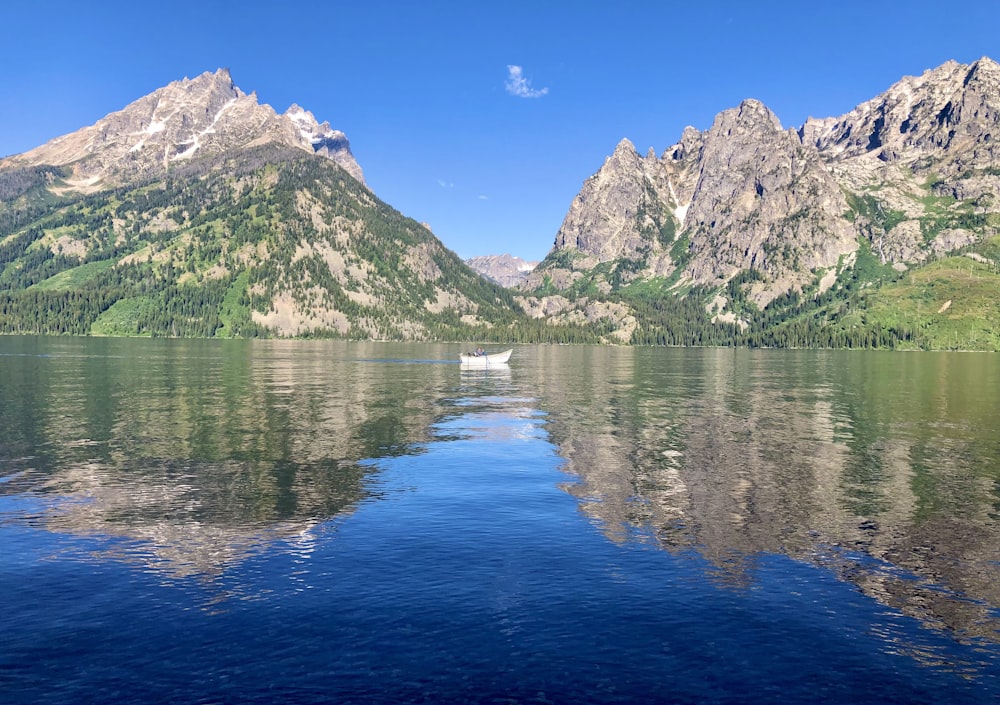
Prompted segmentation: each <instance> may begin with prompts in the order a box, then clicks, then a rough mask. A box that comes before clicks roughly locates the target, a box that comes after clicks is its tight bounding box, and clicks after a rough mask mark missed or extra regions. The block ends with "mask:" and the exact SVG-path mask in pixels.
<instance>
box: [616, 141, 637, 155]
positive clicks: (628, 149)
mask: <svg viewBox="0 0 1000 705" xmlns="http://www.w3.org/2000/svg"><path fill="white" fill-rule="evenodd" d="M619 152H625V153H627V154H636V153H637V152H636V148H635V145H634V144H632V140H630V139H629V138H628V137H623V138H622V140H621V141H620V142H619V143H618V144H617V145H616V146H615V151H614V153H615V154H618V153H619Z"/></svg>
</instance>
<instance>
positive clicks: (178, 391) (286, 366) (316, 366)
mask: <svg viewBox="0 0 1000 705" xmlns="http://www.w3.org/2000/svg"><path fill="white" fill-rule="evenodd" d="M213 345H215V346H216V347H213ZM452 352H453V351H452V350H451V349H450V348H449V347H447V346H423V347H421V346H388V345H387V346H384V348H383V347H379V346H370V345H369V346H363V345H361V344H358V345H356V346H355V345H349V344H338V343H312V344H306V343H301V344H293V343H287V344H266V343H236V344H233V345H227V346H221V347H220V346H219V344H212V343H207V342H189V343H182V342H179V341H160V342H156V341H85V340H83V341H66V340H57V341H47V340H44V339H10V340H3V339H0V353H3V355H2V356H0V365H3V368H2V369H3V375H2V376H0V395H2V396H0V401H2V402H3V407H0V408H2V411H0V413H2V414H3V417H2V419H0V420H3V421H4V430H3V431H0V548H2V550H0V595H2V603H0V605H2V611H0V701H2V702H5V703H106V702H113V703H161V702H162V703H258V702H259V703H264V702H267V703H272V702H273V703H314V702H331V703H355V702H356V703H397V702H405V703H509V702H523V703H619V702H621V703H632V702H638V703H798V702H802V703H806V702H809V703H816V702H823V703H943V702H948V703H990V702H997V701H998V696H1000V633H998V631H997V626H998V624H1000V612H998V607H1000V605H998V604H997V602H996V601H995V597H996V594H997V592H996V590H997V586H996V584H995V578H996V577H997V575H998V574H1000V565H998V564H997V561H996V559H997V551H998V550H1000V544H998V537H1000V533H998V525H1000V521H998V517H997V508H996V506H994V505H992V504H991V502H993V501H994V499H996V497H995V496H994V495H993V494H991V492H993V491H994V490H993V487H994V486H993V485H991V483H997V484H996V486H997V487H1000V476H998V475H997V474H996V472H995V471H996V468H997V458H996V456H995V455H993V454H994V453H995V452H996V451H997V446H996V445H995V444H993V445H990V444H991V439H992V438H995V436H993V435H991V434H992V431H993V430H994V429H992V428H983V425H984V424H987V425H988V424H992V423H994V421H993V419H992V417H991V416H989V415H988V414H986V413H985V411H982V410H984V409H989V408H991V405H992V404H993V403H994V402H995V401H997V400H996V398H995V397H993V396H992V394H993V393H995V392H996V387H995V386H993V387H992V391H991V385H994V381H993V380H995V377H989V376H987V379H986V380H985V381H984V380H983V378H982V376H980V378H979V382H978V383H977V384H976V385H975V387H976V389H977V390H978V392H977V393H978V394H979V395H981V396H982V398H981V399H980V400H979V401H978V402H976V403H973V404H972V406H971V407H966V406H963V407H962V410H961V411H960V410H958V409H957V408H956V407H955V405H954V404H950V405H948V404H946V405H945V406H946V407H947V409H946V411H947V413H939V412H924V411H919V410H916V411H915V410H914V409H912V408H910V409H908V410H907V409H904V410H900V409H899V408H896V407H892V406H891V405H887V404H888V403H887V402H885V401H883V399H884V397H885V396H886V394H883V393H881V392H879V391H878V390H876V392H874V394H875V396H874V398H873V399H874V400H868V401H864V400H862V399H860V397H862V396H864V395H865V394H868V393H869V392H871V390H870V389H868V385H865V388H864V389H862V388H861V386H859V385H857V384H855V383H854V381H855V380H856V378H857V377H860V378H862V379H868V377H869V375H873V374H874V376H875V377H880V376H881V375H880V374H875V373H874V372H872V370H864V369H862V370H859V369H857V367H858V366H864V365H865V364H873V365H875V366H876V367H877V366H878V365H881V364H884V363H883V362H882V361H881V359H876V361H875V362H873V363H866V362H864V361H863V360H862V359H861V358H855V359H850V358H838V357H836V356H835V358H834V359H833V361H831V360H830V359H828V358H822V359H820V358H818V357H816V356H818V355H819V354H818V353H809V354H805V353H803V354H801V355H793V354H788V355H787V356H785V357H779V356H777V355H776V356H772V357H771V358H759V357H753V356H752V354H751V353H748V352H738V353H735V356H734V353H733V352H732V351H726V354H727V355H728V357H725V358H719V357H718V355H719V353H718V351H655V350H654V351H632V350H623V351H606V350H600V349H586V348H585V349H566V350H560V349H531V348H525V349H520V350H518V351H517V352H516V354H515V357H514V358H513V359H512V364H511V366H510V370H509V372H506V373H505V372H500V373H496V372H492V373H478V374H477V373H471V374H470V373H462V372H461V371H460V370H459V368H458V365H457V364H455V365H451V364H436V363H432V362H428V361H435V360H438V359H453V357H454V356H453V355H452ZM698 355H701V356H702V358H701V359H699V358H698ZM803 355H806V356H807V355H813V356H814V357H813V359H809V358H808V357H803ZM657 356H660V357H657ZM741 356H750V357H749V358H746V359H745V358H744V357H741ZM914 357H918V356H914ZM705 358H708V360H709V362H706V360H705ZM410 360H417V361H418V362H410ZM552 360H554V361H555V362H554V363H551V362H550V361H552ZM928 360H930V358H927V359H926V360H925V363H926V364H932V363H933V361H930V362H928ZM925 363H919V362H918V363H916V364H918V365H920V364H925ZM906 364H907V365H912V364H914V363H912V362H911V361H910V360H907V361H906ZM939 364H940V363H937V364H934V365H932V369H931V370H930V371H927V372H926V375H925V372H924V371H922V370H916V371H913V370H908V371H907V374H908V375H909V377H910V378H920V379H922V378H923V376H926V377H927V378H928V379H939V374H938V373H939V371H940V366H939ZM982 364H989V365H994V364H998V363H996V362H995V361H994V360H993V358H990V359H989V360H988V361H987V363H982ZM967 366H968V361H967V360H966V361H963V363H962V367H963V369H964V368H966V367H967ZM799 367H801V369H800V370H799V372H800V373H801V375H804V376H805V377H806V378H807V379H805V380H803V379H799V378H798V374H799V372H797V373H789V369H790V368H799ZM817 367H820V368H827V370H828V371H827V373H822V372H821V373H816V372H815V369H816V368H817ZM892 367H893V368H895V367H896V364H895V363H894V364H893V365H892ZM744 368H745V369H744ZM650 369H652V370H659V373H658V375H659V377H660V379H656V378H657V375H650V374H647V373H646V372H647V371H648V370H650ZM573 370H575V372H573ZM807 370H813V371H812V372H809V371H807ZM762 371H763V372H762ZM581 372H583V373H584V374H582V375H581V374H580V373H581ZM765 372H766V375H767V377H768V379H769V380H770V382H769V384H767V385H763V386H761V385H757V384H755V383H754V382H753V379H754V378H755V376H757V375H760V374H764V373H765ZM876 372H878V370H876ZM814 374H818V375H819V376H818V377H816V378H813V377H810V375H814ZM789 375H790V376H789ZM956 375H957V373H954V372H952V378H951V379H950V381H949V382H948V384H949V385H950V384H959V383H960V382H957V381H956V380H955V379H954V377H955V376H956ZM776 376H777V377H780V378H781V381H782V382H783V384H782V385H779V386H775V385H774V384H772V383H773V382H774V381H775V378H776ZM721 383H724V385H723V386H724V389H723V390H722V391H719V389H720V387H719V386H718V385H719V384H721ZM984 388H985V390H986V391H984ZM711 390H715V391H711ZM960 393H961V390H958V391H955V392H952V391H951V390H950V389H949V388H941V387H937V388H935V390H916V389H915V390H914V394H920V395H929V396H930V397H931V398H934V399H938V400H941V399H947V398H949V397H950V395H951V394H960ZM775 399H785V400H786V401H785V402H784V406H782V404H781V403H779V402H775V401H774V400H775ZM757 403H759V405H760V407H761V408H766V409H767V410H766V411H761V410H760V409H757V408H755V404H757ZM910 406H911V407H912V406H917V405H910ZM820 407H822V408H823V411H822V413H818V412H816V409H817V408H820ZM838 408H840V410H839V411H838ZM992 408H995V407H992ZM847 410H853V411H850V412H848V411H847ZM795 414H801V415H803V417H804V418H805V419H806V420H807V421H808V423H802V424H799V423H797V422H796V420H795V419H794V418H793V416H794V415H795ZM880 414H881V416H880ZM907 414H916V415H917V416H916V417H913V418H907ZM925 414H930V416H931V417H933V418H926V417H925V416H924V415H925ZM713 419H714V420H719V419H721V425H720V426H718V427H717V428H716V427H713V428H712V429H710V432H709V431H707V430H706V429H705V428H704V424H706V423H714V422H713V421H712V420H713ZM748 427H752V428H749V430H748ZM873 429H881V430H880V431H879V432H878V433H875V434H874V435H873V436H872V439H870V440H868V436H867V435H866V434H870V433H872V432H873ZM928 429H932V430H930V431H929V430H928ZM933 429H936V430H933ZM751 431H752V433H751ZM754 434H756V437H754V438H753V439H752V440H751V438H750V436H753V435H754ZM762 436H764V437H762ZM862 446H863V447H862ZM932 447H936V448H938V449H939V450H938V451H936V453H937V454H936V455H935V452H932V451H931V450H929V448H932ZM796 449H797V450H796ZM904 450H905V452H904ZM963 453H964V454H965V455H964V458H963V457H962V455H961V454H963ZM828 456H829V457H828ZM817 458H824V460H823V461H822V462H820V461H819V460H817ZM654 459H655V460H654ZM762 459H764V460H762ZM949 459H950V460H949ZM834 461H835V462H834ZM991 463H992V465H991ZM942 466H943V467H944V468H945V469H941V468H942ZM803 468H808V469H809V471H810V472H812V473H813V474H812V475H810V476H809V478H808V481H806V482H804V484H803V486H804V487H807V488H809V489H808V490H804V489H802V487H799V486H798V485H797V484H796V482H795V481H794V480H789V479H788V477H793V475H788V477H786V476H785V475H783V474H782V473H794V477H795V478H797V477H800V476H802V475H804V474H808V473H806V471H805V470H804V469H803ZM825 473H830V474H829V475H828V474H825ZM775 476H777V479H775V480H774V481H773V482H772V481H771V480H770V479H768V478H772V477H775ZM900 478H902V479H900ZM828 485H829V486H828ZM899 485H903V487H899ZM746 486H750V487H752V488H753V489H752V490H746ZM741 488H742V489H741ZM736 494H739V495H740V496H739V497H738V498H737V499H738V501H737V500H734V499H733V498H734V496H735V495H736ZM733 502H735V504H734V503H733ZM716 504H718V505H719V506H718V507H717V508H716ZM862 510H863V511H862ZM956 526H958V528H956ZM930 535H934V536H937V541H936V542H934V541H929V540H927V537H928V536H930ZM970 546H972V548H971V549H970ZM956 547H961V550H959V548H956ZM973 549H974V550H973Z"/></svg>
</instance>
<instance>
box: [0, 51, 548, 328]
mask: <svg viewBox="0 0 1000 705" xmlns="http://www.w3.org/2000/svg"><path fill="white" fill-rule="evenodd" d="M525 328H526V326H525V319H524V315H523V314H521V313H520V312H519V310H518V309H517V308H516V307H515V306H514V304H513V301H512V296H511V294H510V292H508V291H506V290H504V289H503V288H501V287H499V286H497V285H495V284H492V283H489V282H486V281H485V280H483V279H482V278H481V277H479V276H478V275H477V274H476V273H475V272H473V271H472V270H471V269H469V268H468V267H467V266H466V265H465V264H464V263H463V262H462V261H461V260H460V259H459V258H458V257H457V255H455V254H454V253H453V252H451V251H450V250H448V249H447V248H446V247H444V246H443V245H442V243H441V242H440V241H439V240H438V239H437V238H436V237H435V236H434V235H433V233H431V232H430V231H429V230H428V229H427V228H426V227H425V226H423V225H421V224H419V223H417V222H416V221H413V220H411V219H409V218H406V217H404V216H403V215H401V214H400V213H399V212H397V211H396V210H394V209H393V208H391V207H390V206H389V205H387V204H385V203H383V202H382V201H380V200H379V199H378V197H377V196H376V195H375V194H373V193H372V192H371V191H370V190H369V189H368V188H367V187H366V186H365V184H364V181H363V175H362V170H361V168H360V166H359V165H358V164H357V162H356V161H355V159H354V157H353V156H352V154H351V151H350V146H349V143H348V140H347V138H346V136H345V135H344V133H343V132H340V131H338V130H334V129H331V128H330V126H329V124H328V123H322V124H319V123H317V121H316V119H315V118H314V117H313V116H312V114H310V113H309V112H307V111H306V110H304V109H302V108H300V107H298V106H295V105H293V106H292V107H290V108H289V109H288V110H287V111H286V112H285V113H284V114H281V115H279V114H278V113H276V112H275V111H274V110H273V109H272V108H271V107H270V106H268V105H263V104H260V103H259V102H258V101H257V98H256V96H255V95H254V94H249V95H248V94H246V93H244V92H243V91H241V90H240V89H239V88H237V87H236V86H235V85H234V84H233V82H232V79H231V77H230V75H229V72H228V71H226V70H224V69H220V70H218V71H216V72H214V73H205V74H202V75H201V76H198V77H197V78H195V79H192V80H189V79H184V80H182V81H177V82H174V83H171V84H169V85H168V86H165V87H163V88H161V89H159V90H156V91H154V92H153V93H151V94H150V95H147V96H145V97H143V98H140V99H139V100H137V101H135V102H133V103H131V104H130V105H128V106H126V107H125V108H124V109H122V110H120V111H118V112H114V113H111V114H109V115H108V116H106V117H105V118H102V119H101V120H99V121H98V122H96V123H95V124H93V125H91V126H89V127H84V128H82V129H80V130H78V131H76V132H74V133H72V134H68V135H64V136H62V137H58V138H56V139H53V140H51V141H50V142H48V143H46V144H44V145H42V146H40V147H38V148H36V149H33V150H30V151H28V152H25V153H24V154H19V155H14V156H12V157H9V158H6V159H3V160H0V332H34V333H76V334H108V335H198V336H234V335H240V336H246V335H253V336H256V335H266V336H304V335H308V336H338V337H351V338H375V339H427V338H452V339H454V338H464V339H468V338H469V337H471V336H472V335H475V337H476V338H477V339H484V340H485V339H488V338H489V336H491V335H492V336H494V337H506V336H508V334H507V333H505V332H504V331H506V330H518V331H521V332H523V331H524V330H525ZM538 329H539V330H543V326H542V324H539V326H538Z"/></svg>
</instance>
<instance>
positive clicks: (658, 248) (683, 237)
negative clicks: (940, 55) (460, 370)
mask: <svg viewBox="0 0 1000 705" xmlns="http://www.w3.org/2000/svg"><path fill="white" fill-rule="evenodd" d="M998 138H1000V66H998V65H997V64H996V63H995V62H994V61H992V60H991V59H988V58H983V59H981V60H979V61H977V62H975V63H973V64H971V65H962V64H958V63H956V62H948V63H946V64H944V65H943V66H941V67H938V68H936V69H933V70H930V71H927V72H925V73H924V74H923V75H922V76H919V77H907V78H904V79H902V80H901V81H899V82H898V83H897V84H895V85H894V86H892V87H891V88H890V89H889V90H888V91H886V93H884V94H882V95H881V96H878V97H877V98H875V99H873V100H870V101H868V102H865V103H862V104H861V105H859V106H858V107H856V108H855V109H854V110H852V111H851V112H849V113H847V114H846V115H843V116H841V117H838V118H827V119H824V120H815V119H810V120H809V121H807V122H806V124H805V125H803V126H802V127H801V128H799V129H797V130H792V129H784V128H783V127H782V126H781V124H780V122H779V120H778V118H777V117H776V116H775V115H774V114H773V113H772V112H771V111H770V110H768V109H767V107H766V106H764V105H763V104H761V103H760V102H758V101H755V100H747V101H744V102H743V103H742V104H741V105H739V106H738V107H736V108H732V109H730V110H726V111H724V112H722V113H720V114H719V115H718V116H717V117H716V119H715V122H714V123H713V125H712V126H711V127H710V128H709V129H708V130H706V131H704V132H699V131H698V130H696V129H694V128H690V127H689V128H687V129H685V131H684V134H683V135H682V138H681V140H680V141H679V142H678V143H677V144H675V145H674V146H672V147H670V148H668V149H667V150H666V151H665V152H664V153H663V154H662V155H661V156H660V157H659V158H657V157H656V156H654V154H653V153H652V151H650V153H648V154H647V155H646V156H645V157H643V156H641V155H640V154H639V153H638V152H637V151H636V150H635V149H634V148H633V147H632V145H631V143H629V142H628V141H627V140H623V141H622V142H621V143H619V145H618V146H617V148H616V149H615V151H614V153H613V154H612V155H611V156H610V157H609V158H608V159H607V160H606V161H605V163H604V165H603V166H602V167H601V169H600V170H599V171H598V172H597V173H596V174H595V175H594V176H592V177H591V178H590V179H588V180H587V181H586V182H585V183H584V185H583V188H582V189H581V191H580V193H579V195H578V196H577V197H576V198H575V199H574V201H573V203H572V204H571V205H570V208H569V211H568V212H567V214H566V218H565V220H564V221H563V225H562V227H561V228H560V230H559V232H558V233H557V235H556V238H555V243H554V245H553V248H552V251H551V252H550V254H549V256H548V257H547V258H546V260H545V261H543V263H542V264H541V265H540V266H539V268H538V269H537V270H536V271H535V273H533V274H532V275H531V276H530V277H529V280H528V282H527V283H526V284H525V285H524V288H526V289H528V290H530V289H532V288H539V287H542V286H543V285H544V286H548V287H551V286H555V287H556V288H557V289H566V288H568V287H571V286H573V285H574V283H575V282H578V281H579V280H581V279H586V280H588V281H590V282H591V283H592V284H593V285H594V286H596V287H597V288H598V290H603V291H605V292H607V291H610V290H611V289H613V288H615V287H616V286H620V285H622V284H627V283H628V282H629V281H631V280H634V279H637V278H646V279H649V278H655V277H659V276H666V277H669V278H670V281H672V282H674V283H677V284H681V283H685V282H686V283H689V284H701V285H706V286H710V287H719V286H721V285H723V284H725V283H726V282H728V281H730V280H732V279H733V277H735V276H737V275H739V274H740V273H741V272H751V273H752V274H753V276H752V277H747V279H748V280H752V281H748V283H747V284H746V285H745V287H744V288H745V291H746V293H747V295H748V296H749V297H750V299H751V300H752V301H754V302H755V303H757V304H758V305H761V306H765V305H767V304H768V303H769V302H770V301H772V300H773V299H774V298H775V297H777V296H779V295H780V294H783V293H786V292H789V291H797V292H801V291H804V290H806V289H811V290H816V291H822V290H824V288H826V287H828V286H829V285H830V284H831V283H832V282H833V275H835V274H837V273H838V272H839V271H842V270H843V268H844V267H848V266H850V265H851V263H852V262H853V261H854V258H855V256H856V253H857V252H858V250H859V249H860V248H870V249H871V250H872V251H873V252H875V253H876V254H877V256H878V257H879V258H880V260H881V262H882V263H885V264H893V265H894V266H896V267H897V268H899V269H905V268H906V267H910V266H913V265H914V264H919V263H921V262H924V261H926V260H927V259H928V258H930V257H933V256H937V255H939V254H941V253H944V252H948V251H950V250H954V249H956V248H958V247H962V246H965V245H968V244H970V243H972V242H975V241H977V240H979V239H982V238H983V237H985V236H988V235H990V234H991V233H992V232H993V230H994V228H993V227H992V225H990V224H991V223H992V222H993V221H992V220H990V216H991V214H996V213H998V212H1000V196H998V194H1000V142H998ZM576 286H579V284H576Z"/></svg>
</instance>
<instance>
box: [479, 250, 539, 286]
mask: <svg viewBox="0 0 1000 705" xmlns="http://www.w3.org/2000/svg"><path fill="white" fill-rule="evenodd" d="M465 263H466V264H467V265H469V267H471V268H472V270H473V271H474V272H477V273H478V274H480V275H481V276H483V277H486V278H487V279H489V280H490V281H492V282H496V283H497V284H499V285H500V286H505V287H512V286H515V285H517V284H520V283H521V282H523V281H525V280H526V279H527V278H528V274H530V273H531V270H533V269H534V268H535V267H537V266H538V262H526V261H525V260H523V259H521V258H520V257H515V256H513V255H509V254H503V255H483V256H481V257H471V258H469V259H467V260H465Z"/></svg>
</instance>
